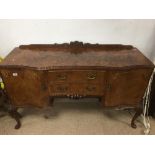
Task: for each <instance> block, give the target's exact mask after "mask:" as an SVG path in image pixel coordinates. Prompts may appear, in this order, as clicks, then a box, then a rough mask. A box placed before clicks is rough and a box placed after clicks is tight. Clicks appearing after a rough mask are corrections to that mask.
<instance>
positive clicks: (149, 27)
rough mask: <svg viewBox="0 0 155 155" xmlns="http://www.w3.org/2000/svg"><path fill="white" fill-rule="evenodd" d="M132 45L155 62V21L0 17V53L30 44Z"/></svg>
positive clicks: (3, 53)
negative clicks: (72, 42) (75, 42)
mask: <svg viewBox="0 0 155 155" xmlns="http://www.w3.org/2000/svg"><path fill="white" fill-rule="evenodd" d="M74 40H79V41H84V42H90V43H108V44H113V43H121V44H132V45H134V46H136V47H137V48H139V49H140V50H141V51H142V52H143V54H144V55H146V56H147V57H148V58H150V59H151V60H152V61H153V62H155V51H154V49H155V44H154V43H155V20H0V55H1V56H6V55H7V54H8V53H9V52H10V51H11V50H12V49H13V48H14V47H15V46H18V45H20V44H31V43H43V44H45V43H55V42H57V43H63V42H69V41H74Z"/></svg>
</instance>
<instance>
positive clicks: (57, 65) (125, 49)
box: [0, 42, 154, 70]
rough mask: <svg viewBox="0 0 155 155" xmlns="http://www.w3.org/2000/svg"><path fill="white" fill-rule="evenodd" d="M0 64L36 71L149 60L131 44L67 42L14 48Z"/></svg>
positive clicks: (148, 64) (125, 65)
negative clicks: (30, 68)
mask: <svg viewBox="0 0 155 155" xmlns="http://www.w3.org/2000/svg"><path fill="white" fill-rule="evenodd" d="M2 67H32V68H36V69H39V70H47V69H72V68H73V67H74V69H75V68H80V69H85V68H86V69H87V68H88V67H89V68H90V67H91V69H93V68H94V69H97V68H132V67H134V68H135V67H140V68H141V67H148V68H149V67H150V68H153V67H154V65H153V63H152V62H151V61H150V60H149V59H148V58H146V57H145V56H144V55H143V54H142V53H141V52H140V51H139V50H138V49H137V48H135V47H133V46H131V45H119V44H116V45H110V44H109V45H104V44H89V43H86V44H84V43H82V42H71V43H69V44H68V43H64V44H50V45H46V44H45V45H44V44H38V45H37V44H32V45H21V46H19V47H16V48H15V49H14V50H13V51H12V52H11V53H10V54H9V55H8V56H7V57H6V58H5V59H4V61H3V62H2V63H1V64H0V68H2Z"/></svg>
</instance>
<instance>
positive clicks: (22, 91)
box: [1, 69, 47, 107]
mask: <svg viewBox="0 0 155 155" xmlns="http://www.w3.org/2000/svg"><path fill="white" fill-rule="evenodd" d="M1 73H2V76H3V80H4V83H5V87H6V90H7V93H8V96H9V97H10V99H11V101H12V103H13V104H14V105H15V106H24V105H34V106H38V107H42V106H43V105H44V104H46V103H47V94H46V91H45V89H44V86H43V83H42V74H41V73H40V72H38V71H35V70H28V69H8V70H7V69H3V70H1ZM43 89H44V90H43Z"/></svg>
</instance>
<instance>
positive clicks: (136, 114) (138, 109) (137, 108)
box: [131, 107, 143, 128]
mask: <svg viewBox="0 0 155 155" xmlns="http://www.w3.org/2000/svg"><path fill="white" fill-rule="evenodd" d="M135 111H136V113H135V115H134V116H133V118H132V120H131V127H132V128H137V125H136V124H135V120H136V119H137V118H138V117H139V116H140V115H141V114H142V113H143V108H142V107H136V108H135Z"/></svg>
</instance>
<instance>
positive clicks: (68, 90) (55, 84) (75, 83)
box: [48, 70, 105, 96]
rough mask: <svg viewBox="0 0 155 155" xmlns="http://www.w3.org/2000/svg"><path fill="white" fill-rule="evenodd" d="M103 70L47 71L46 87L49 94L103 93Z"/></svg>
mask: <svg viewBox="0 0 155 155" xmlns="http://www.w3.org/2000/svg"><path fill="white" fill-rule="evenodd" d="M104 83H105V71H94V70H84V71H83V70H78V71H64V70H63V71H48V87H49V93H50V95H51V96H57V95H72V94H78V95H84V96H87V95H94V96H95V95H103V94H104V87H105V84H104Z"/></svg>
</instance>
